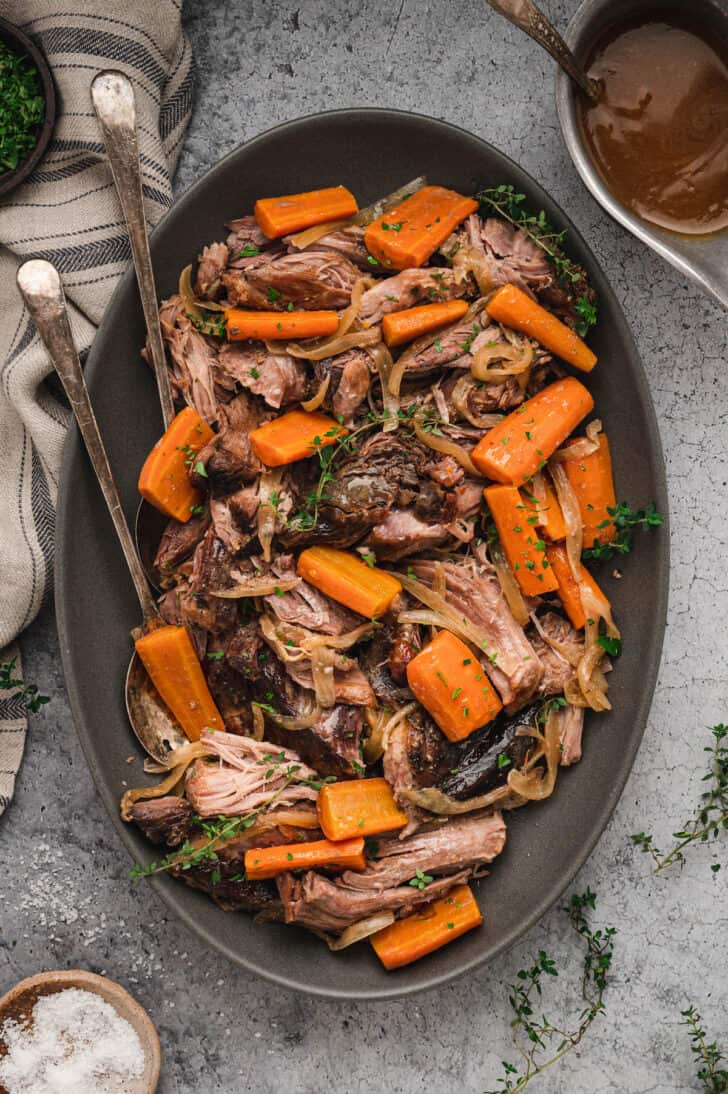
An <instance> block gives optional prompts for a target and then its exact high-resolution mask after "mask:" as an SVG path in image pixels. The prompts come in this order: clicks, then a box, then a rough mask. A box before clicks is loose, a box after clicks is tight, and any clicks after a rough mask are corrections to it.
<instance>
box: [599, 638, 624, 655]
mask: <svg viewBox="0 0 728 1094" xmlns="http://www.w3.org/2000/svg"><path fill="white" fill-rule="evenodd" d="M597 644H598V645H600V646H601V647H602V649H603V650H606V651H607V653H608V654H609V656H610V657H619V655H620V653H621V652H622V641H621V639H620V638H610V637H609V636H608V635H606V634H600V635H599V637H598V638H597Z"/></svg>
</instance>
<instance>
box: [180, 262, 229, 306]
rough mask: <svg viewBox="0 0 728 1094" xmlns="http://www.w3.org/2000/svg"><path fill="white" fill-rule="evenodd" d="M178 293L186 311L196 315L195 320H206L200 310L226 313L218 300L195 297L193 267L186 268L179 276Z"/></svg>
mask: <svg viewBox="0 0 728 1094" xmlns="http://www.w3.org/2000/svg"><path fill="white" fill-rule="evenodd" d="M178 291H179V294H180V296H181V297H182V301H183V303H184V306H185V311H187V312H190V313H191V314H192V315H194V317H195V319H204V316H202V315H200V308H203V309H204V310H205V311H225V310H226V308H225V305H224V304H218V303H217V301H216V300H200V298H199V296H195V291H194V289H193V288H192V266H191V265H189V266H185V268H184V270H182V272H181V273H180V275H179V283H178Z"/></svg>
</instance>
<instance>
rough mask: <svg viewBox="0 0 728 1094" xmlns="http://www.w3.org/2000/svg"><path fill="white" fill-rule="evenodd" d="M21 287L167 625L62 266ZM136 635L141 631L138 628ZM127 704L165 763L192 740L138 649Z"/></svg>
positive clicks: (139, 573) (148, 601) (149, 601)
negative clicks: (72, 321) (132, 520)
mask: <svg viewBox="0 0 728 1094" xmlns="http://www.w3.org/2000/svg"><path fill="white" fill-rule="evenodd" d="M17 279H18V288H19V289H20V292H21V293H22V296H23V299H24V300H25V303H26V304H27V306H28V311H29V312H30V314H31V316H32V318H33V320H34V322H35V325H36V327H37V328H38V333H39V334H40V336H41V338H42V340H43V343H44V345H45V347H46V349H47V351H48V356H49V357H50V359H51V363H52V365H53V367H54V369H55V370H56V372H57V374H58V377H59V379H60V381H61V383H62V384H63V389H64V391H65V392H66V395H67V396H68V401H69V403H70V405H71V409H72V411H73V413H74V416H75V418H76V421H77V423H78V428H79V430H80V432H81V436H82V437H83V441H84V444H85V445H86V450H87V452H88V454H89V458H90V460H91V464H92V466H93V469H94V473H95V475H96V478H97V480H98V483H99V486H100V487H101V491H102V493H103V495H104V500H105V502H106V505H107V508H108V510H109V515H110V516H111V519H112V521H113V524H114V530H115V532H116V535H117V537H118V539H119V543H120V545H121V550H122V552H123V554H124V559H125V561H126V564H127V567H128V568H129V574H130V575H131V579H132V582H133V583H134V590H135V592H136V594H137V597H138V599H139V606H140V608H141V611H142V626H141V629H142V630H144V631H147V630H150V629H152V628H153V627H154V626H155V625H162V619H161V617H160V615H159V612H158V611H157V606H156V604H155V602H154V598H153V596H152V593H151V590H150V588H149V585H148V584H147V579H146V577H145V574H144V570H143V569H142V565H141V563H140V561H139V556H138V554H137V552H136V550H135V548H134V541H133V540H132V537H131V534H130V532H129V528H128V526H127V523H126V520H125V518H124V513H123V511H122V508H121V500H120V498H119V492H118V490H117V488H116V483H115V482H114V477H113V475H112V473H111V467H110V465H109V460H108V457H107V455H106V449H105V448H104V443H103V441H102V439H101V434H100V432H99V427H98V423H97V421H96V416H95V415H94V412H93V408H92V406H91V401H90V399H89V394H88V389H87V387H86V381H85V380H84V377H83V372H82V371H81V362H80V361H79V359H78V353H77V352H76V347H75V346H74V344H73V338H72V336H71V328H70V325H69V322H68V313H67V311H66V300H65V297H64V295H63V286H62V285H61V279H60V277H59V276H58V271H57V270H56V268H55V267H54V266H52V265H51V264H50V262H46V261H45V260H44V259H38V258H33V259H30V260H29V261H28V262H25V263H23V265H22V266H21V267H20V269H19V270H18V274H17ZM133 633H134V637H137V634H136V632H133ZM125 693H126V709H127V713H128V715H129V721H130V722H131V727H132V729H133V730H134V733H135V734H136V737H137V740H138V741H139V744H140V745H141V746H142V748H144V749H145V750H146V752H148V754H149V755H150V756H151V757H152V759H154V760H157V761H158V762H159V763H165V761H166V758H167V755H168V753H169V750H170V749H173V748H178V747H179V746H180V745H183V744H185V743H186V741H187V737H186V736H185V735H184V733H183V732H182V730H181V729H180V727H179V726H178V724H177V722H176V721H175V720H174V719H173V718H172V716H171V715H170V713H169V711H168V710H167V708H166V707H165V706H164V704H163V703H162V701H161V699H160V698H159V696H158V695H157V693H156V691H155V689H154V687H153V686H152V684H151V681H150V680H149V678H148V676H147V674H146V671H145V669H144V666H143V665H142V663H141V661H140V659H139V657H138V655H137V654H136V653H134V655H133V657H132V659H131V663H130V665H129V669H128V672H127V675H126V688H125Z"/></svg>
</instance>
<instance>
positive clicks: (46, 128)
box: [0, 19, 56, 197]
mask: <svg viewBox="0 0 728 1094" xmlns="http://www.w3.org/2000/svg"><path fill="white" fill-rule="evenodd" d="M0 42H4V43H5V45H6V46H8V48H9V49H12V50H13V51H14V52H15V53H21V54H22V53H25V54H27V55H28V56H29V57H30V59H31V61H32V62H33V64H34V65H35V67H36V68H37V69H38V73H39V75H40V80H41V85H42V88H43V98H44V99H45V117H44V118H43V121H42V122H41V124H40V125H39V126H38V134H37V136H36V141H35V147H34V148H33V149H32V151H31V152H29V153H28V155H27V156H26V158H25V159H24V160H23V161H22V163H19V164H18V166H17V167H16V168H15V170H14V171H3V173H2V174H0V197H4V195H5V194H9V193H10V191H11V190H14V189H15V187H16V186H20V184H21V182H25V180H26V179H27V177H28V175H29V174H30V173H31V171H32V170H33V169H34V167H35V166H36V164H37V163H39V162H40V160H41V159H42V157H43V155H44V153H45V151H46V149H47V148H48V145H49V143H50V139H51V137H52V136H53V127H54V126H55V124H56V89H55V85H54V83H53V77H52V75H51V70H50V68H49V67H48V63H47V61H46V59H45V57H44V56H43V54H42V53H41V51H40V50H39V49H38V47H37V46H36V45H35V43H34V42H32V41H31V40H30V38H29V37H28V35H27V34H23V32H22V30H19V29H18V27H15V26H13V24H12V23H8V21H7V20H6V19H0Z"/></svg>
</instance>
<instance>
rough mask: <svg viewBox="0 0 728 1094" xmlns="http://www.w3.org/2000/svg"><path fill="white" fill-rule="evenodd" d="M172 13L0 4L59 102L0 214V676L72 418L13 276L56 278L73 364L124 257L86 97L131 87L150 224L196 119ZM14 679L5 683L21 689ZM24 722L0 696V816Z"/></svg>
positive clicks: (172, 8)
mask: <svg viewBox="0 0 728 1094" xmlns="http://www.w3.org/2000/svg"><path fill="white" fill-rule="evenodd" d="M181 6H182V5H181V2H180V0H154V2H151V0H149V2H146V0H144V2H138V0H137V2H133V3H131V4H126V5H121V6H118V7H117V6H116V5H113V4H109V3H108V0H83V2H82V0H0V16H2V17H3V18H5V19H8V20H9V21H10V22H12V23H14V24H16V25H17V26H19V27H21V28H22V29H23V30H24V31H25V32H26V33H27V34H29V35H30V37H32V38H33V40H34V41H35V42H36V43H37V45H38V46H39V47H40V48H41V50H42V51H43V52H44V53H45V56H46V58H47V59H48V62H49V64H50V65H51V68H52V69H53V75H54V78H55V82H56V88H57V91H58V92H59V117H58V122H57V125H56V130H55V133H54V137H53V141H52V142H51V145H50V148H49V151H48V152H47V154H46V156H45V157H44V159H43V160H42V162H41V163H40V164H39V165H38V167H37V168H36V170H35V171H34V173H33V174H32V175H31V176H30V178H29V179H28V180H27V182H25V183H24V184H23V186H21V187H20V188H19V189H17V190H15V191H13V192H12V193H11V194H9V195H8V197H7V198H5V199H4V200H2V201H0V361H2V362H3V364H2V368H1V370H0V467H1V468H2V474H1V475H0V517H1V519H0V663H2V662H7V661H9V660H11V659H12V656H13V655H14V654H15V653H16V651H15V650H13V651H12V652H11V651H10V650H9V649H4V647H7V646H9V644H10V643H11V642H12V641H13V640H14V638H15V637H16V635H18V634H19V633H20V631H22V629H23V628H24V627H26V626H27V625H28V623H30V622H31V620H32V619H34V618H35V616H36V614H37V612H38V610H39V608H40V606H41V604H42V602H43V600H44V597H45V596H46V595H47V594H48V592H49V590H50V585H51V580H52V565H53V537H54V523H55V504H56V492H57V487H58V477H59V472H60V466H61V451H62V446H63V440H64V435H65V432H66V429H67V426H68V422H69V412H68V410H67V408H65V407H64V406H62V405H61V404H60V403H59V402H58V401H57V399H56V398H54V396H53V394H52V393H51V391H50V390H49V389H48V388H47V387H46V384H45V383H44V381H45V379H46V377H47V375H48V373H49V372H50V365H49V362H48V358H47V356H46V353H45V350H44V349H43V346H42V345H41V343H40V340H39V338H38V335H37V334H36V332H35V329H34V327H33V324H32V322H31V321H30V318H29V316H28V313H27V311H26V309H25V307H24V305H23V301H22V299H21V297H20V294H19V293H18V290H17V287H16V284H15V272H16V269H17V267H18V265H19V264H20V263H21V262H23V261H24V260H25V259H27V258H46V259H48V260H49V261H50V262H52V263H53V264H54V265H55V266H56V267H57V268H58V270H59V271H60V273H61V276H62V278H63V285H64V288H65V291H66V297H67V299H68V304H69V311H70V319H71V328H72V330H73V334H74V337H75V340H76V345H77V346H78V348H79V350H80V351H82V352H83V351H85V350H87V349H88V347H89V346H90V345H91V341H92V339H93V336H94V333H95V330H96V327H97V325H98V323H99V322H100V320H101V317H102V315H103V313H104V309H105V307H106V304H107V303H108V300H109V297H110V296H111V294H112V292H113V290H114V287H115V285H116V283H117V281H118V279H119V277H120V276H121V274H122V273H123V272H124V269H125V267H126V266H127V263H128V261H129V259H130V257H131V252H130V248H129V243H128V239H127V235H126V231H125V227H124V223H123V219H122V215H121V210H120V208H119V205H118V202H117V200H116V194H115V192H114V187H113V183H112V180H111V172H110V170H109V168H108V165H107V163H106V162H105V159H104V153H103V144H102V140H101V134H100V131H99V127H98V123H97V121H96V117H95V114H94V112H93V108H92V106H91V99H90V94H89V86H90V84H91V81H92V79H93V77H94V76H95V75H96V73H97V72H99V71H100V70H102V69H105V68H114V69H118V70H121V71H122V72H124V73H126V75H127V76H128V77H129V78H130V79H131V80H132V82H133V84H134V91H135V96H136V109H137V129H138V135H139V149H140V156H141V164H142V176H143V184H144V196H145V201H146V213H147V219H148V221H149V223H150V224H156V222H157V221H158V220H159V218H160V217H161V216H162V214H163V213H164V212H165V211H166V210H167V209H168V208H169V206H170V205H171V204H172V181H171V179H172V173H173V171H174V168H175V165H176V162H177V157H178V155H179V152H180V148H181V144H182V139H183V137H184V134H185V130H186V128H187V123H188V121H189V117H190V112H191V108H192V77H193V74H192V53H191V49H190V45H189V42H188V41H187V39H186V38H185V36H184V34H183V32H182V23H181ZM18 665H19V661H18V663H17V664H16V672H15V673H14V674H13V675H14V676H18V675H19V673H18V672H17V668H18ZM25 729H26V722H25V717H24V711H23V710H22V706H21V704H20V703H19V701H18V698H17V695H15V696H13V694H12V693H11V692H8V691H4V692H0V813H2V812H3V810H4V808H5V807H6V806H7V804H8V802H9V801H10V798H11V797H12V794H13V788H14V783H15V774H16V772H17V769H18V767H19V765H20V760H21V758H22V752H23V745H24V741H25Z"/></svg>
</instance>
